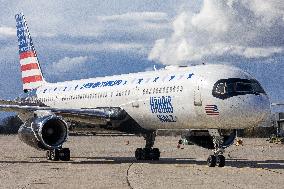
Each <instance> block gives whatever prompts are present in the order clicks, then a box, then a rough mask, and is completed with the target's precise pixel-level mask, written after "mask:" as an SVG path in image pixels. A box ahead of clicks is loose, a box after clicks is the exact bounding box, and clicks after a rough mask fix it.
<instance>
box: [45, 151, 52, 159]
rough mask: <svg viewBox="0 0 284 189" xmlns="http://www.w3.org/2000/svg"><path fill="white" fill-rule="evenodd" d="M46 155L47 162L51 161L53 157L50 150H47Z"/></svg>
mask: <svg viewBox="0 0 284 189" xmlns="http://www.w3.org/2000/svg"><path fill="white" fill-rule="evenodd" d="M45 155H46V159H47V160H51V157H50V150H47V151H46V154H45Z"/></svg>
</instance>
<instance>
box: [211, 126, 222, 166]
mask: <svg viewBox="0 0 284 189" xmlns="http://www.w3.org/2000/svg"><path fill="white" fill-rule="evenodd" d="M209 133H210V135H211V136H212V137H213V143H214V148H215V149H214V151H213V152H214V153H213V155H210V156H209V157H208V159H207V165H208V166H209V167H215V166H216V165H218V167H224V166H225V162H226V158H225V157H224V156H223V153H224V152H225V150H224V148H223V146H222V144H223V142H224V137H223V136H220V134H219V132H218V130H217V131H216V130H209Z"/></svg>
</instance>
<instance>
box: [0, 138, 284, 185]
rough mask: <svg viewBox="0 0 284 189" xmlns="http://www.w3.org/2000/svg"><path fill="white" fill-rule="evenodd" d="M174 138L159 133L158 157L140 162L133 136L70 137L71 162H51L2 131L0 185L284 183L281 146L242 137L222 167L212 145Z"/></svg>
mask: <svg viewBox="0 0 284 189" xmlns="http://www.w3.org/2000/svg"><path fill="white" fill-rule="evenodd" d="M178 140H179V138H178V137H157V138H156V143H155V147H158V148H160V151H161V159H160V160H159V161H142V162H138V161H136V160H135V158H134V151H135V149H136V148H138V147H143V146H144V144H145V142H144V140H143V138H142V137H136V136H115V137H111V136H72V137H70V138H69V140H68V142H66V145H65V146H64V147H69V148H70V150H71V161H69V162H63V161H58V162H51V161H48V160H46V158H45V152H44V151H37V150H35V149H33V148H31V147H29V146H27V145H25V144H24V143H22V142H21V141H20V140H19V139H18V137H17V136H16V135H10V136H4V135H1V136H0V144H1V147H0V188H5V189H6V188H68V189H69V188H134V189H138V188H175V189H178V188H214V189H216V188H237V189H242V188H283V186H284V145H283V144H272V143H269V142H267V141H266V140H265V139H243V141H244V144H243V146H236V145H232V146H231V147H229V148H227V149H226V152H225V154H224V155H225V157H226V166H225V167H223V168H220V167H208V166H207V164H206V159H207V157H208V156H209V155H210V154H212V152H211V151H210V150H206V149H203V148H200V147H198V146H192V145H190V146H184V149H178V148H177V142H178Z"/></svg>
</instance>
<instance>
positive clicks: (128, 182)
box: [126, 163, 134, 189]
mask: <svg viewBox="0 0 284 189" xmlns="http://www.w3.org/2000/svg"><path fill="white" fill-rule="evenodd" d="M133 164H134V163H131V164H130V165H129V166H128V168H127V172H126V181H127V184H128V187H129V188H130V189H133V187H132V186H131V183H130V181H129V170H130V168H131V166H132V165H133Z"/></svg>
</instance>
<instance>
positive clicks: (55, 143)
mask: <svg viewBox="0 0 284 189" xmlns="http://www.w3.org/2000/svg"><path fill="white" fill-rule="evenodd" d="M18 135H19V138H20V139H21V140H22V141H23V142H24V143H26V144H28V145H29V146H32V147H34V148H37V149H42V150H50V149H58V148H60V147H61V146H62V145H63V143H64V142H65V141H66V140H67V137H68V125H67V123H66V122H65V121H64V120H63V119H62V118H61V117H58V116H55V115H47V116H43V117H34V118H31V119H30V120H28V121H27V122H25V123H24V124H23V125H22V126H21V127H20V129H19V131H18Z"/></svg>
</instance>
